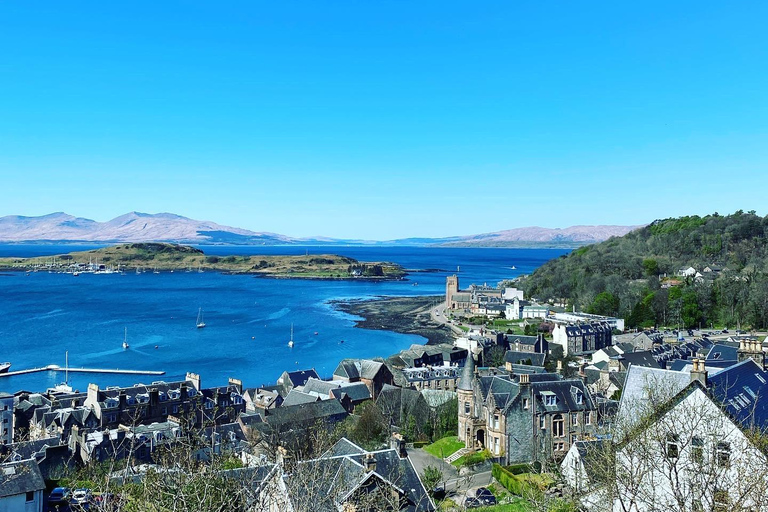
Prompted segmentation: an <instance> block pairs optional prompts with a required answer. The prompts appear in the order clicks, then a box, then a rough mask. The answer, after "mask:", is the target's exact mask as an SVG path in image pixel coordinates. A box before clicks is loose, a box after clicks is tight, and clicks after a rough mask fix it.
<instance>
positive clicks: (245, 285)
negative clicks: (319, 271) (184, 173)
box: [0, 245, 568, 392]
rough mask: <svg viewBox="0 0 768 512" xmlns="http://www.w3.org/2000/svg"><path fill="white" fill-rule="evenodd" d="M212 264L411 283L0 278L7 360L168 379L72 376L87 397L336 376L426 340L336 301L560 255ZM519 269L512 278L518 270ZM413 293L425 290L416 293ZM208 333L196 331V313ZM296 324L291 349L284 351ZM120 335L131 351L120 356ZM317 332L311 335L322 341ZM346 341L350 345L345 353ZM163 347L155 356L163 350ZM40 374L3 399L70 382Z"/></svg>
mask: <svg viewBox="0 0 768 512" xmlns="http://www.w3.org/2000/svg"><path fill="white" fill-rule="evenodd" d="M91 247H92V246H78V247H76V248H75V247H72V246H65V247H55V246H38V245H28V246H27V245H0V256H11V255H12V256H24V257H32V256H41V257H43V256H46V255H51V254H60V253H63V252H69V251H73V250H84V249H88V248H91ZM203 250H204V251H205V252H206V254H217V255H223V254H305V253H307V252H309V254H342V255H344V256H349V257H352V258H356V259H359V260H367V261H373V260H377V261H392V262H396V263H399V264H401V265H403V266H404V267H406V268H409V269H441V271H440V272H434V273H413V274H411V275H410V276H409V279H408V280H406V281H396V282H381V283H375V282H365V281H301V280H281V279H264V278H257V277H252V276H235V275H224V274H219V273H215V272H206V273H202V274H200V273H197V272H192V273H187V272H174V273H161V274H152V273H145V274H140V275H137V274H135V273H128V274H127V275H120V274H111V275H93V274H82V275H80V276H78V277H73V276H71V275H67V274H48V273H47V272H37V273H32V274H30V275H26V274H25V273H23V272H7V273H0V319H1V321H0V349H1V351H0V360H2V361H10V362H11V363H13V367H12V369H13V370H18V369H23V368H31V367H38V366H45V365H48V364H60V365H62V366H63V365H64V353H65V351H69V364H70V366H71V367H88V368H129V369H141V370H163V371H165V372H166V375H165V376H163V377H150V376H122V375H103V374H70V379H69V381H70V384H71V385H72V386H73V387H75V388H76V389H80V390H84V389H86V388H87V385H88V383H89V382H96V383H98V384H99V385H100V386H102V387H104V386H108V385H130V384H133V383H135V382H145V383H147V382H150V381H152V380H158V379H162V380H174V379H181V378H183V377H184V374H185V373H186V372H187V371H193V372H196V373H200V374H201V376H202V379H203V385H204V386H212V385H220V384H225V383H226V380H227V378H228V377H237V378H240V379H242V380H243V383H244V385H246V386H248V387H251V386H257V385H261V384H272V383H274V381H275V380H276V379H277V377H278V376H279V375H280V373H281V372H282V371H284V370H290V369H297V368H315V369H316V370H317V371H318V373H319V374H320V375H321V376H330V374H331V373H332V372H333V370H334V369H335V367H336V365H337V363H338V361H339V360H341V359H343V358H345V357H375V356H387V355H390V354H392V353H395V352H397V351H399V350H402V349H403V348H407V347H408V346H410V345H411V344H413V343H422V342H424V341H425V340H424V339H423V338H421V337H419V336H415V335H404V334H397V333H392V332H385V331H369V330H363V329H355V328H353V325H354V321H355V318H354V317H352V316H350V315H346V314H343V313H340V312H338V311H336V310H334V309H333V308H332V307H331V306H330V305H329V304H328V301H330V300H334V299H350V298H370V297H376V296H406V295H442V294H443V293H444V290H445V277H446V276H447V275H449V274H453V273H455V271H456V268H457V266H460V268H461V271H460V273H459V277H460V284H461V285H462V287H465V286H467V285H469V284H471V283H483V282H487V283H488V284H496V283H497V282H498V281H500V280H502V279H505V278H512V277H515V276H517V275H520V274H522V273H530V272H531V271H532V270H533V269H535V268H536V267H538V266H540V265H541V264H543V263H544V262H546V261H548V260H549V259H552V258H555V257H558V256H560V255H562V254H565V253H567V252H568V251H567V250H559V249H463V248H414V247H269V246H262V247H214V246H211V247H203ZM511 266H515V267H516V270H512V269H511V268H510V267H511ZM414 283H417V285H414ZM199 307H202V308H203V309H204V311H205V322H206V324H207V327H206V328H205V329H197V328H195V320H196V317H197V311H198V308H199ZM291 323H293V324H294V340H295V342H296V346H295V347H294V348H293V349H289V348H288V347H287V342H288V339H289V337H290V326H291ZM124 328H127V329H128V342H129V344H130V345H131V347H130V349H128V350H123V349H122V347H121V343H122V341H123V334H124ZM315 332H317V333H318V334H317V335H315V334H314V333H315ZM340 340H344V343H343V344H341V343H340ZM155 346H157V348H155ZM63 378H64V377H63V374H62V373H54V372H44V373H37V374H30V375H20V376H15V377H5V378H2V379H0V391H6V392H14V391H17V390H19V389H26V390H30V391H38V390H44V389H45V388H47V387H49V386H52V385H54V384H56V383H58V382H61V381H62V380H63Z"/></svg>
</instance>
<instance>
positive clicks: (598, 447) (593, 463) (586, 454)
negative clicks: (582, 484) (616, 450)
mask: <svg viewBox="0 0 768 512" xmlns="http://www.w3.org/2000/svg"><path fill="white" fill-rule="evenodd" d="M603 442H604V441H603V440H602V439H596V440H593V441H576V443H575V444H574V446H575V447H576V450H578V452H579V458H580V459H581V463H582V464H583V465H584V470H585V471H586V472H587V478H589V480H590V482H595V481H597V480H598V479H599V478H600V477H601V476H603V475H605V471H604V469H603V468H602V467H601V463H602V464H604V463H605V461H604V460H601V458H602V457H604V456H605V455H604V453H605V452H603ZM606 442H607V441H606Z"/></svg>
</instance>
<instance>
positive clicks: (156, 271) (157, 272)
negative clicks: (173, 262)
mask: <svg viewBox="0 0 768 512" xmlns="http://www.w3.org/2000/svg"><path fill="white" fill-rule="evenodd" d="M152 273H153V274H159V273H160V271H159V270H157V267H155V271H154V272H152Z"/></svg>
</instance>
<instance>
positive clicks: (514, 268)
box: [509, 265, 517, 270]
mask: <svg viewBox="0 0 768 512" xmlns="http://www.w3.org/2000/svg"><path fill="white" fill-rule="evenodd" d="M509 268H511V269H512V270H517V267H516V266H514V265H512V266H511V267H509Z"/></svg>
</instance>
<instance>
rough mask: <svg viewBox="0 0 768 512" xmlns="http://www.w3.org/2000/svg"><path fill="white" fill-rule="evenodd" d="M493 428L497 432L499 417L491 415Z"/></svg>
mask: <svg viewBox="0 0 768 512" xmlns="http://www.w3.org/2000/svg"><path fill="white" fill-rule="evenodd" d="M493 428H494V429H496V430H499V415H498V414H494V415H493Z"/></svg>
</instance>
